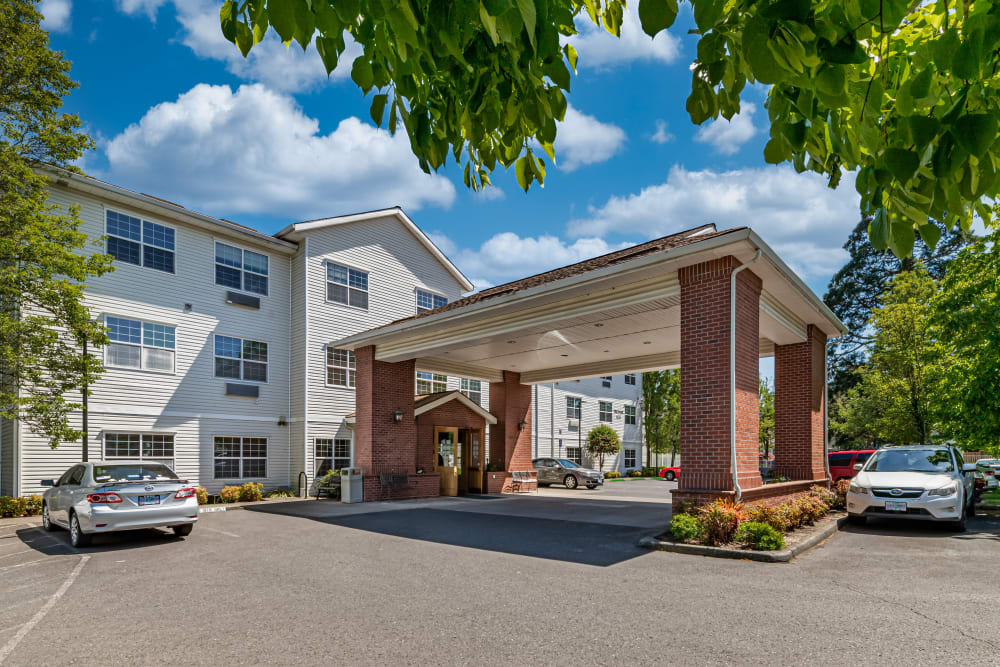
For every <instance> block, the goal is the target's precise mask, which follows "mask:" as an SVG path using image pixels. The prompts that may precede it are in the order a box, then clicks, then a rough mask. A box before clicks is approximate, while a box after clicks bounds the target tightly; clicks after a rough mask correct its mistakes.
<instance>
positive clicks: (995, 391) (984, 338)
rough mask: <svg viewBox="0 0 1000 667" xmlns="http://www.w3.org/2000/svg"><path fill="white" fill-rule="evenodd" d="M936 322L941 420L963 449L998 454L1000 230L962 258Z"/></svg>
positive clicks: (940, 299) (946, 283)
mask: <svg viewBox="0 0 1000 667" xmlns="http://www.w3.org/2000/svg"><path fill="white" fill-rule="evenodd" d="M933 319H934V324H935V333H936V334H937V338H938V340H939V341H940V342H941V346H942V351H941V353H942V355H943V358H944V360H945V364H944V365H945V368H944V381H943V382H941V383H939V384H938V385H937V387H938V391H937V394H936V401H935V402H936V405H937V407H938V414H939V416H940V419H941V421H942V422H944V423H945V424H946V425H947V430H948V431H949V432H950V433H951V435H952V436H953V437H954V438H955V439H956V440H957V441H958V444H959V445H960V446H962V447H963V448H965V447H967V448H970V449H982V450H986V451H989V452H991V453H992V454H993V455H1000V381H998V378H1000V230H998V231H994V232H993V234H992V235H990V236H989V237H988V238H986V239H984V240H981V241H979V242H977V243H976V244H974V245H972V246H969V247H968V248H966V249H965V250H963V251H962V252H961V253H959V255H958V258H957V259H956V260H955V261H954V262H953V263H952V264H951V266H950V267H949V269H948V275H947V276H945V278H944V280H943V281H942V283H941V291H940V292H939V294H938V296H937V298H936V299H935V300H934V303H933Z"/></svg>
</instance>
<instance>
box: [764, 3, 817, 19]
mask: <svg viewBox="0 0 1000 667" xmlns="http://www.w3.org/2000/svg"><path fill="white" fill-rule="evenodd" d="M811 8H812V2H811V1H810V0H778V2H775V3H774V4H772V5H769V6H768V7H767V8H765V9H764V11H762V12H761V13H760V15H761V16H763V17H764V18H766V19H786V20H791V21H798V22H800V23H802V22H805V20H806V18H807V17H808V16H809V10H810V9H811Z"/></svg>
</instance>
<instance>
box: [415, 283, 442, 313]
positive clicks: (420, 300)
mask: <svg viewBox="0 0 1000 667" xmlns="http://www.w3.org/2000/svg"><path fill="white" fill-rule="evenodd" d="M447 303H448V299H446V298H444V297H443V296H441V295H440V294H435V293H434V292H428V291H426V290H422V289H418V290H417V314H418V315H419V314H420V313H423V312H426V311H428V310H433V309H435V308H440V307H441V306H444V305H446V304H447Z"/></svg>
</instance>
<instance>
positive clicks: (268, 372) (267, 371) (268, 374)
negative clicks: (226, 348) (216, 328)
mask: <svg viewBox="0 0 1000 667" xmlns="http://www.w3.org/2000/svg"><path fill="white" fill-rule="evenodd" d="M219 336H222V337H223V338H236V339H237V340H239V341H240V356H239V358H237V357H227V356H223V355H219V354H217V353H216V351H215V350H216V347H215V346H216V340H217V339H218V338H219ZM248 342H249V343H262V344H264V345H266V346H267V360H266V361H257V360H255V359H250V360H249V361H250V363H251V364H263V365H264V376H265V377H266V378H267V379H265V380H247V379H246V378H245V377H244V376H245V375H246V373H245V370H244V362H245V361H247V360H246V359H244V358H243V345H244V343H248ZM217 359H229V360H237V361H239V362H240V377H238V378H231V377H226V376H225V375H219V373H218V371H217V368H216V363H215V362H216V360H217ZM270 365H271V344H270V343H269V342H267V341H266V340H256V339H253V338H244V337H243V336H234V335H231V334H226V333H216V334H212V375H213V376H215V378H216V379H217V380H225V381H226V382H252V383H253V384H268V383H269V382H270V381H271V368H270Z"/></svg>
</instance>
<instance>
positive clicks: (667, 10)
mask: <svg viewBox="0 0 1000 667" xmlns="http://www.w3.org/2000/svg"><path fill="white" fill-rule="evenodd" d="M676 19H677V0H639V23H640V24H641V25H642V30H643V32H645V33H646V34H647V35H649V36H650V37H656V35H657V33H659V32H660V31H661V30H666V29H667V28H669V27H670V26H672V25H673V24H674V21H675V20H676Z"/></svg>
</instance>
